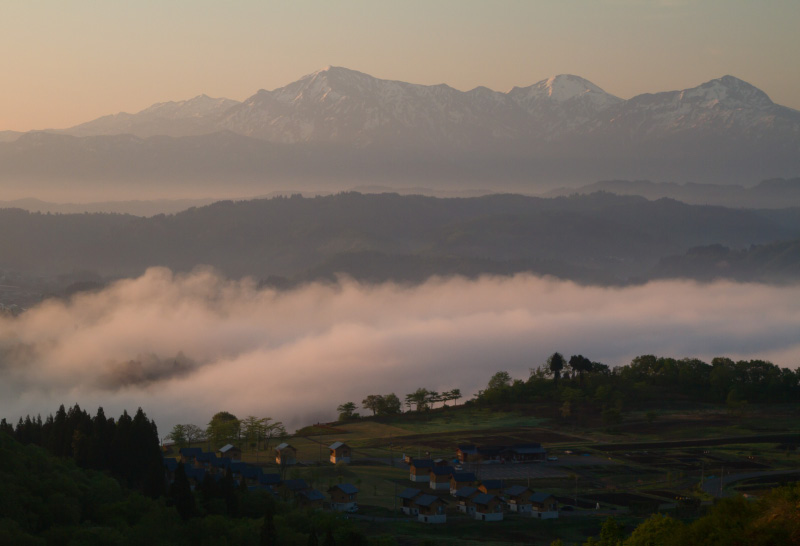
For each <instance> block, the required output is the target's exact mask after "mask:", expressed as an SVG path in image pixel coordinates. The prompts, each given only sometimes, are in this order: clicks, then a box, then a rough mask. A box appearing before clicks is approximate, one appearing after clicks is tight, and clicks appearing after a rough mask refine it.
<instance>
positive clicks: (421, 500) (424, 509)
mask: <svg viewBox="0 0 800 546" xmlns="http://www.w3.org/2000/svg"><path fill="white" fill-rule="evenodd" d="M414 504H415V505H416V506H417V509H418V513H417V521H421V522H422V523H445V522H446V521H447V515H446V514H445V513H444V507H445V506H446V505H447V501H445V500H444V499H441V498H439V497H436V496H434V495H420V496H419V497H417V498H416V500H414Z"/></svg>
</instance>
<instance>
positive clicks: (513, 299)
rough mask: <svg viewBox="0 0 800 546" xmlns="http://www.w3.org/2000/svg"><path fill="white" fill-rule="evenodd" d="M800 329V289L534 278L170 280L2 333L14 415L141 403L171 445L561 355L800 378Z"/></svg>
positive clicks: (472, 386) (151, 273)
mask: <svg viewBox="0 0 800 546" xmlns="http://www.w3.org/2000/svg"><path fill="white" fill-rule="evenodd" d="M798 331H800V287H772V286H765V285H757V284H737V283H731V282H717V283H713V284H699V283H695V282H677V281H670V282H654V283H649V284H647V285H644V286H637V287H627V288H600V287H586V286H579V285H576V284H573V283H570V282H564V281H558V280H554V279H547V278H545V279H542V278H537V277H533V276H530V275H518V276H515V277H512V278H508V277H492V278H490V277H487V278H482V279H479V280H466V279H460V278H454V279H432V280H430V281H429V282H427V283H425V284H423V285H420V286H415V287H408V286H401V285H396V284H391V283H387V284H382V285H378V286H368V285H361V284H359V283H356V282H354V281H352V280H348V279H341V280H340V281H339V282H338V283H337V284H334V285H330V284H312V285H308V286H305V287H302V288H299V289H296V290H293V291H288V292H276V291H273V290H258V289H257V287H256V285H255V283H254V282H253V281H251V280H241V281H231V280H227V279H224V278H221V277H220V276H218V275H217V274H215V273H214V272H212V271H209V270H196V271H195V272H193V273H191V274H188V275H175V274H173V273H172V272H170V271H168V270H166V269H160V268H154V269H150V270H148V271H147V273H146V274H145V275H143V276H142V277H139V278H136V279H130V280H124V281H120V282H117V283H115V284H113V285H111V286H109V287H108V288H106V289H104V290H102V291H100V292H96V293H84V294H79V295H77V296H75V297H74V298H73V299H72V300H69V301H61V300H48V301H46V302H44V303H42V304H40V305H39V306H37V307H35V308H33V309H30V310H28V311H27V312H25V313H23V314H22V315H20V316H19V317H16V318H2V319H0V416H3V417H6V418H9V419H13V420H16V419H17V418H18V417H19V416H20V415H25V414H27V413H31V414H36V413H40V412H41V413H42V414H47V413H50V412H53V411H55V409H56V408H57V407H58V405H59V404H61V403H64V404H65V405H71V404H73V403H79V404H80V405H81V406H82V407H84V408H85V409H87V410H88V411H90V412H91V413H94V411H95V410H96V409H97V406H100V405H102V406H103V407H104V408H105V410H106V413H107V414H109V415H118V414H119V413H120V412H121V411H122V409H123V408H127V409H128V410H135V409H136V407H138V406H141V407H143V408H144V409H145V411H146V412H147V413H148V415H149V416H150V417H152V418H155V419H156V422H157V423H158V425H159V429H160V431H161V434H162V435H164V434H166V433H167V432H168V431H169V429H170V428H171V426H172V425H173V424H175V423H177V422H182V423H195V424H198V425H204V424H205V423H207V422H208V420H209V418H210V417H211V415H212V414H213V413H215V412H217V411H220V410H226V411H230V412H232V413H234V414H236V415H238V416H240V417H244V416H247V415H250V414H252V415H257V416H271V417H273V418H275V419H280V420H283V421H284V422H285V423H287V424H288V425H289V426H290V427H292V428H294V427H299V426H301V425H303V424H307V423H309V422H315V421H317V420H332V419H334V418H335V415H336V413H335V408H336V406H337V405H338V404H341V403H343V402H346V401H349V400H352V401H354V402H356V403H359V402H360V401H361V400H362V399H363V398H364V397H365V396H366V395H368V394H374V393H389V392H395V393H397V394H398V395H399V396H400V397H401V398H402V397H403V396H404V395H405V394H406V393H409V392H412V391H413V390H415V389H416V388H418V387H426V388H429V389H434V390H439V391H441V390H449V389H452V388H460V389H461V391H462V393H464V394H465V395H466V397H467V398H469V397H470V396H471V395H472V394H473V393H475V392H477V390H478V389H480V388H482V387H483V386H484V385H485V384H486V382H487V381H488V379H489V378H490V377H491V375H492V374H493V373H494V372H496V371H498V370H507V371H509V372H510V373H511V375H512V376H514V377H517V378H523V379H524V378H527V376H528V373H529V369H530V368H532V367H536V366H538V365H541V364H542V363H544V362H545V360H546V358H547V356H548V355H549V354H551V353H553V352H554V351H560V352H562V353H564V354H565V355H567V356H569V355H571V354H578V353H581V354H584V355H586V356H588V357H590V358H591V359H593V360H596V361H601V362H605V363H606V364H609V365H612V366H614V365H621V364H626V363H628V362H630V359H631V358H633V357H634V356H636V355H640V354H656V355H662V356H673V357H686V356H689V357H698V358H701V359H704V360H706V361H708V360H710V359H711V358H712V357H714V356H719V355H727V356H731V357H732V358H764V359H769V360H772V361H773V362H775V363H776V364H778V365H780V366H786V367H791V368H795V367H797V365H798V363H800V337H798V336H797V332H798Z"/></svg>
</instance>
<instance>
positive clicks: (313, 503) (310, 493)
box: [295, 488, 325, 510]
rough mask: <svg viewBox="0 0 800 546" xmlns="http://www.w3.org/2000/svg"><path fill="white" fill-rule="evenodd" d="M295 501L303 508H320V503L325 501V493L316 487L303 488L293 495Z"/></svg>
mask: <svg viewBox="0 0 800 546" xmlns="http://www.w3.org/2000/svg"><path fill="white" fill-rule="evenodd" d="M295 501H296V502H297V504H299V505H300V506H302V507H303V508H310V509H313V510H319V509H321V508H322V503H323V502H325V495H323V494H322V492H321V491H317V490H316V489H310V488H309V489H305V490H303V491H298V492H297V495H295Z"/></svg>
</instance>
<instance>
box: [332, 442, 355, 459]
mask: <svg viewBox="0 0 800 546" xmlns="http://www.w3.org/2000/svg"><path fill="white" fill-rule="evenodd" d="M328 449H330V450H331V462H332V463H333V464H336V463H349V462H350V446H348V445H347V444H345V443H344V442H334V443H332V444H331V445H330V446H328Z"/></svg>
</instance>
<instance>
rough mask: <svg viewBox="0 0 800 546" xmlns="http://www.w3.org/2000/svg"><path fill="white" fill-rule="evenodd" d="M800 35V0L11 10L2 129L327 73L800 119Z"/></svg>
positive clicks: (255, 1) (469, 0)
mask: <svg viewBox="0 0 800 546" xmlns="http://www.w3.org/2000/svg"><path fill="white" fill-rule="evenodd" d="M799 26H800V2H798V1H797V0H760V1H759V0H494V1H491V2H489V1H477V0H437V1H431V0H402V1H400V0H397V1H381V2H375V1H374V0H340V1H337V2H330V1H328V0H315V1H310V0H307V1H303V0H296V1H291V2H289V1H283V0H239V1H233V0H232V1H218V0H169V1H164V0H137V1H136V2H124V1H116V0H112V1H105V0H71V1H70V2H63V1H61V0H33V1H32V0H5V1H4V2H2V3H0V51H3V54H2V55H0V74H3V79H2V85H0V131H3V130H16V131H27V130H32V129H45V128H64V127H69V126H72V125H76V124H78V123H82V122H85V121H89V120H91V119H94V118H97V117H99V116H102V115H107V114H113V113H117V112H121V111H125V112H137V111H139V110H142V109H144V108H146V107H148V106H150V105H151V104H154V103H156V102H163V101H169V100H183V99H188V98H192V97H194V96H197V95H200V94H203V93H205V94H207V95H210V96H214V97H220V96H224V97H228V98H232V99H237V100H242V99H245V98H247V97H248V96H250V95H252V94H254V93H255V92H256V91H257V90H258V89H262V88H263V89H274V88H276V87H281V86H283V85H286V84H288V83H291V82H293V81H295V80H297V79H299V78H300V77H302V76H303V75H306V74H309V73H312V72H314V71H316V70H319V69H321V68H323V67H325V66H328V65H334V66H344V67H347V68H351V69H354V70H359V71H361V72H365V73H368V74H370V75H373V76H375V77H379V78H384V79H394V80H402V81H408V82H412V83H419V84H430V85H433V84H439V83H446V84H448V85H451V86H452V87H455V88H457V89H461V90H468V89H472V88H474V87H477V86H481V85H482V86H486V87H489V88H491V89H494V90H497V91H508V90H509V89H510V88H512V87H513V86H527V85H531V84H533V83H535V82H537V81H540V80H543V79H546V78H548V77H550V76H553V75H556V74H576V75H579V76H582V77H584V78H586V79H588V80H590V81H592V82H593V83H595V84H596V85H599V86H600V87H602V88H603V89H605V90H606V91H607V92H609V93H612V94H615V95H617V96H619V97H622V98H630V97H632V96H634V95H637V94H639V93H645V92H658V91H668V90H673V89H684V88H688V87H694V86H696V85H699V84H700V83H703V82H705V81H708V80H710V79H713V78H717V77H720V76H723V75H726V74H731V75H733V76H736V77H738V78H741V79H743V80H745V81H748V82H749V83H751V84H753V85H755V86H756V87H759V88H760V89H762V90H764V91H765V92H766V93H767V94H768V95H769V96H770V97H771V98H772V99H773V101H775V102H777V103H779V104H783V105H786V106H790V107H792V108H796V109H800V70H798V68H797V54H798V52H800V33H798V32H797V28H798V27H799Z"/></svg>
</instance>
